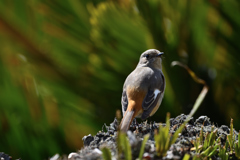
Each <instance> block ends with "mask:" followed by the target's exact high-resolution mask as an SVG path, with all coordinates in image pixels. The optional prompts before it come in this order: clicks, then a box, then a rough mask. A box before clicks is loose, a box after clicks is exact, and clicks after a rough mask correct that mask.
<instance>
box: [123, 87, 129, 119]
mask: <svg viewBox="0 0 240 160" xmlns="http://www.w3.org/2000/svg"><path fill="white" fill-rule="evenodd" d="M121 103H122V113H123V115H124V113H125V111H126V110H127V106H128V98H127V93H126V89H125V88H124V89H123V92H122V101H121Z"/></svg>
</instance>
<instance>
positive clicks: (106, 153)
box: [101, 147, 112, 160]
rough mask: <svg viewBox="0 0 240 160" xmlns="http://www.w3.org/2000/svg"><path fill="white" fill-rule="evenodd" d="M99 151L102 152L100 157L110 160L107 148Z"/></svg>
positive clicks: (110, 156)
mask: <svg viewBox="0 0 240 160" xmlns="http://www.w3.org/2000/svg"><path fill="white" fill-rule="evenodd" d="M101 150H102V157H103V159H104V160H112V155H111V152H110V150H109V149H108V148H107V147H104V148H102V149H101Z"/></svg>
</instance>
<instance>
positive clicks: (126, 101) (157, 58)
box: [119, 49, 166, 132]
mask: <svg viewBox="0 0 240 160" xmlns="http://www.w3.org/2000/svg"><path fill="white" fill-rule="evenodd" d="M162 55H163V52H160V51H158V50H156V49H148V50H146V51H145V52H143V53H142V54H141V56H140V59H139V62H138V64H137V67H136V68H135V69H134V70H133V71H132V72H131V73H130V74H129V75H128V76H127V78H126V80H125V82H124V85H123V92H122V99H121V104H122V113H123V118H122V120H121V123H120V125H119V129H120V131H121V132H127V131H128V129H129V126H130V124H131V123H132V121H133V119H134V118H141V119H142V120H145V119H147V118H148V117H150V116H152V115H153V114H155V112H156V111H157V110H158V108H159V106H160V104H161V102H162V99H163V96H164V90H165V85H166V84H165V78H164V75H163V72H162Z"/></svg>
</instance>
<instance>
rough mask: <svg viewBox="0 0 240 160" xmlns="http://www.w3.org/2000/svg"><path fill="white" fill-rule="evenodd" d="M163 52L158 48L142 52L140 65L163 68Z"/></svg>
mask: <svg viewBox="0 0 240 160" xmlns="http://www.w3.org/2000/svg"><path fill="white" fill-rule="evenodd" d="M162 55H163V52H160V51H158V50H156V49H149V50H146V51H145V52H143V53H142V55H141V56H140V60H139V63H138V66H148V67H153V68H156V69H162V57H161V56H162Z"/></svg>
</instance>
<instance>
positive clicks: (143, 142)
mask: <svg viewBox="0 0 240 160" xmlns="http://www.w3.org/2000/svg"><path fill="white" fill-rule="evenodd" d="M149 136H150V134H146V135H145V136H144V138H143V141H142V146H141V149H140V152H139V156H138V158H139V160H142V157H143V153H144V149H145V144H146V143H147V140H148V139H149Z"/></svg>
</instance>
